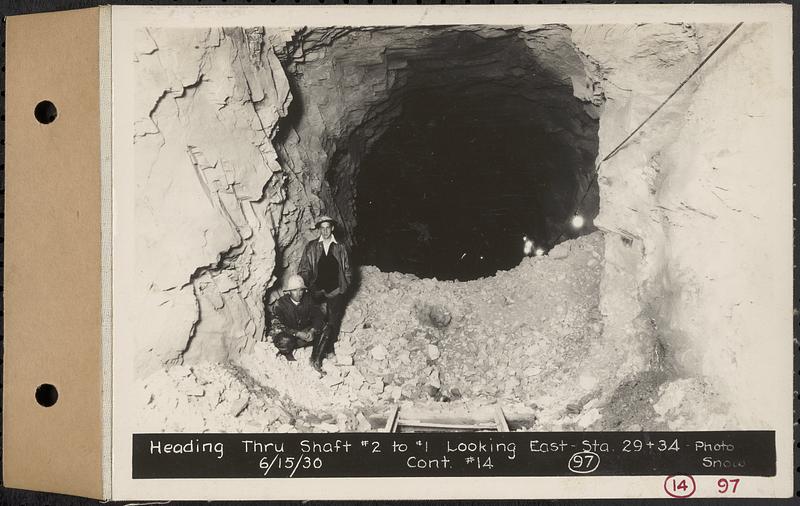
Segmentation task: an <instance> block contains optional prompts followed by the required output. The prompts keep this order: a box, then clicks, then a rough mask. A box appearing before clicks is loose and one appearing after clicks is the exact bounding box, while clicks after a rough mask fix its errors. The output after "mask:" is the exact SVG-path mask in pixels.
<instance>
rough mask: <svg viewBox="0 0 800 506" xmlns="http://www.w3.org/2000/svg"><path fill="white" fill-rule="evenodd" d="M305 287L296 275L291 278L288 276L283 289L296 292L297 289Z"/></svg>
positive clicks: (300, 277) (301, 278) (304, 283)
mask: <svg viewBox="0 0 800 506" xmlns="http://www.w3.org/2000/svg"><path fill="white" fill-rule="evenodd" d="M305 287H306V282H305V281H303V277H302V276H300V275H298V274H294V275H292V276H289V279H288V280H286V287H285V288H284V290H297V289H298V288H305Z"/></svg>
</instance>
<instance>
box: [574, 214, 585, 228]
mask: <svg viewBox="0 0 800 506" xmlns="http://www.w3.org/2000/svg"><path fill="white" fill-rule="evenodd" d="M572 226H573V227H574V228H581V227H582V226H583V216H581V215H580V214H576V215H575V216H573V217H572Z"/></svg>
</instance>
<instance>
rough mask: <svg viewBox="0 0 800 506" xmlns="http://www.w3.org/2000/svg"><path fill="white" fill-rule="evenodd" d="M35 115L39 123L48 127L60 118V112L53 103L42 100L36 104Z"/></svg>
mask: <svg viewBox="0 0 800 506" xmlns="http://www.w3.org/2000/svg"><path fill="white" fill-rule="evenodd" d="M33 115H34V117H35V118H36V120H37V121H38V122H39V123H42V124H43V125H47V124H48V123H52V122H53V121H55V120H56V117H57V116H58V110H57V109H56V106H55V104H53V102H51V101H49V100H42V101H41V102H39V103H38V104H36V108H35V109H34V110H33Z"/></svg>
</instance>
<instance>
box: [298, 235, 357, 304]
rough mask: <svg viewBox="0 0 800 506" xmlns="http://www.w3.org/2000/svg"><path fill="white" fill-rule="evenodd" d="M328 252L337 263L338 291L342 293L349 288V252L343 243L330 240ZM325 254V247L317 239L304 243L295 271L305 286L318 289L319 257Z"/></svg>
mask: <svg viewBox="0 0 800 506" xmlns="http://www.w3.org/2000/svg"><path fill="white" fill-rule="evenodd" d="M330 252H331V254H332V255H333V257H334V258H335V259H336V261H337V262H338V263H339V292H340V293H341V294H342V295H344V294H345V293H346V292H347V290H348V289H349V288H350V283H351V280H352V278H353V273H352V271H351V268H350V254H349V253H348V251H347V247H346V246H345V245H344V244H340V243H338V242H332V243H331V245H330ZM324 254H325V247H324V246H323V245H322V242H321V241H320V240H319V239H314V240H313V241H309V242H308V244H306V247H305V249H304V250H303V258H301V259H300V267H299V268H298V269H297V273H298V274H299V275H300V276H302V277H303V280H304V281H305V282H306V286H308V287H310V288H311V290H313V291H316V290H319V287H318V286H317V276H318V275H319V270H318V266H319V259H320V258H321V257H322V256H323V255H324Z"/></svg>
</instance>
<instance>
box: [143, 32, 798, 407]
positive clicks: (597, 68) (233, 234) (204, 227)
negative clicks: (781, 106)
mask: <svg viewBox="0 0 800 506" xmlns="http://www.w3.org/2000/svg"><path fill="white" fill-rule="evenodd" d="M729 29H730V27H728V26H718V25H714V26H689V25H681V24H674V25H673V24H658V25H647V24H644V25H636V26H617V25H614V26H596V25H595V26H589V27H584V26H574V27H564V26H542V27H526V28H507V29H504V28H496V27H449V28H447V29H446V30H443V29H434V28H426V27H422V28H415V29H413V30H404V29H401V28H364V29H350V28H341V29H334V28H329V29H313V30H299V31H291V30H283V31H274V32H267V31H265V30H262V29H224V30H222V29H211V30H163V31H149V32H147V31H143V32H141V33H140V34H139V37H138V46H137V51H136V55H135V58H136V79H137V83H138V87H137V90H138V93H137V96H136V97H135V100H136V111H137V115H138V116H137V117H138V120H137V122H136V132H137V134H136V137H135V139H134V143H135V149H136V152H135V155H136V167H137V174H136V181H137V187H136V199H137V208H136V209H137V217H136V219H137V243H136V246H137V251H136V254H137V267H138V276H139V277H138V281H139V284H138V287H137V291H136V294H137V296H138V297H140V298H139V300H138V301H136V304H137V305H138V308H139V309H140V314H142V315H143V318H142V321H141V322H140V327H141V334H140V343H139V349H140V350H141V352H140V354H139V356H137V371H139V372H140V373H146V372H147V371H148V370H151V369H152V368H157V367H159V366H160V365H162V364H164V363H169V362H176V361H177V362H180V361H184V360H185V361H200V360H204V361H223V360H229V359H233V360H236V359H237V357H239V356H240V355H241V354H242V352H243V351H248V350H250V348H251V347H252V345H253V343H254V342H256V341H257V340H259V339H260V337H261V333H262V331H263V324H264V321H263V312H262V311H263V308H262V304H261V300H262V296H263V295H264V293H265V292H266V291H267V290H269V289H270V288H271V287H272V285H273V284H274V283H275V281H276V279H278V278H279V277H283V276H286V275H288V274H290V273H292V272H293V270H294V268H295V266H296V265H297V261H298V258H299V253H300V250H301V248H302V247H303V244H304V242H305V241H306V240H307V239H310V238H311V237H313V233H312V232H311V231H310V228H309V227H310V225H311V223H312V222H313V218H315V217H316V216H318V215H319V214H321V213H323V212H325V213H327V214H331V215H333V216H334V217H336V218H337V219H338V220H339V221H340V222H341V224H342V229H341V230H340V231H341V232H342V234H343V236H344V237H346V238H347V239H348V240H351V239H353V238H354V237H355V227H357V226H358V225H359V220H360V219H361V216H359V213H358V209H357V206H356V199H357V198H358V195H357V193H356V189H357V184H356V181H357V178H358V177H359V170H360V169H361V168H363V166H364V165H365V161H366V160H367V158H368V155H369V154H370V153H371V152H372V151H373V149H377V148H376V146H379V144H380V143H381V142H382V140H381V138H382V136H383V135H384V134H385V133H386V132H387V131H388V129H389V128H391V127H392V125H395V124H397V123H398V122H401V123H402V122H403V121H405V120H404V119H403V118H404V116H403V114H404V107H406V110H405V111H406V112H407V108H408V104H411V105H413V104H414V100H415V99H416V98H418V97H420V96H421V95H420V94H421V93H423V91H430V90H434V91H435V92H436V93H440V94H441V96H445V95H453V94H456V95H458V96H459V97H460V99H461V100H463V102H461V103H463V104H466V106H465V107H463V108H461V109H465V108H466V109H470V110H473V111H476V114H478V115H479V116H480V117H487V118H495V120H496V121H497V122H502V121H507V120H510V119H513V120H514V121H521V120H522V118H521V117H520V116H518V115H517V112H518V111H517V109H518V108H519V107H517V106H518V104H520V103H521V102H520V101H521V100H524V101H525V103H526V104H527V106H526V107H529V108H530V110H531V111H536V112H537V113H536V114H530V115H527V116H526V117H525V118H524V119H525V121H526V122H527V123H524V124H525V125H527V126H528V127H530V128H532V129H539V130H541V131H544V132H547V133H548V134H549V135H552V136H553V137H552V138H553V139H554V142H555V143H556V144H559V143H560V144H561V145H571V146H573V147H574V152H575V153H576V154H575V155H574V156H575V157H576V158H575V159H576V160H578V161H583V162H585V160H586V158H587V156H588V155H589V154H591V153H597V154H599V157H600V158H602V157H603V156H605V155H607V154H609V153H610V152H611V151H612V150H613V149H614V148H615V147H616V146H617V144H618V143H619V142H620V141H621V140H622V139H623V138H624V137H625V136H626V135H627V134H628V133H629V132H631V131H632V130H633V128H635V127H636V126H637V125H638V124H639V123H640V122H641V121H642V120H643V119H644V118H645V117H647V116H648V115H649V114H650V113H651V112H652V111H653V110H654V109H655V108H656V107H657V106H658V105H659V103H660V102H661V100H662V99H663V98H664V97H666V96H667V95H669V94H670V93H671V92H672V91H673V90H674V88H675V87H676V86H677V85H678V83H680V82H681V81H682V80H683V79H684V78H685V77H686V76H687V75H688V74H689V73H690V72H691V71H692V70H693V69H694V68H695V67H696V66H697V65H698V64H699V63H700V61H701V60H702V58H703V57H705V56H706V55H707V54H708V53H709V51H710V49H711V47H713V46H714V45H715V44H716V42H717V41H718V40H720V39H721V38H722V37H723V36H724V34H725V33H727V31H728V30H729ZM743 41H746V43H745V42H743ZM772 43H773V42H772V39H771V35H770V34H769V33H768V32H767V31H766V28H765V27H763V26H760V25H750V26H747V25H746V26H745V27H743V28H742V30H741V31H740V33H739V34H738V35H737V36H736V37H735V38H734V39H731V41H730V43H729V45H728V46H726V48H723V50H721V51H720V52H719V53H718V54H717V55H716V56H715V57H714V59H713V60H712V61H710V62H709V64H708V65H707V67H706V68H704V69H703V71H702V72H701V73H700V74H698V75H697V76H696V77H695V78H693V79H692V80H691V81H690V82H689V83H688V84H687V85H686V87H685V88H684V89H683V90H682V91H681V92H680V93H679V94H677V95H676V96H675V97H674V98H673V99H672V101H671V102H670V103H669V104H668V105H667V106H666V107H665V108H664V109H662V110H661V111H660V112H659V113H658V115H656V116H655V117H654V118H653V119H652V120H651V121H650V122H649V123H648V125H647V126H646V127H645V128H644V129H643V130H642V131H641V132H640V133H639V134H637V136H635V137H634V138H633V139H631V141H630V142H628V143H627V144H626V146H625V147H624V148H623V149H621V150H620V151H619V153H617V154H616V155H615V156H614V157H612V158H610V159H609V160H608V161H606V162H603V163H602V164H601V165H600V166H599V177H598V178H597V185H598V188H599V213H600V214H599V215H598V216H597V218H596V220H595V221H594V224H595V225H596V226H597V227H598V228H600V229H602V230H604V231H606V234H605V235H604V241H605V248H604V253H603V256H604V260H603V264H602V277H601V278H600V281H599V286H600V288H599V290H600V293H599V307H600V310H601V312H602V320H603V331H602V336H601V337H599V338H598V340H597V341H596V342H595V343H594V344H593V346H596V347H598V349H605V350H611V351H608V354H609V356H611V355H614V356H616V357H618V360H617V361H616V365H617V368H616V370H614V371H613V375H614V376H615V377H616V379H619V378H623V377H625V376H630V377H633V376H635V375H639V374H642V373H643V371H645V372H646V371H656V372H657V375H658V374H674V373H683V374H698V375H706V376H708V377H710V378H712V380H713V379H715V378H716V379H720V382H719V383H720V384H721V385H722V384H726V385H730V386H732V388H731V391H732V393H731V395H732V396H733V398H735V399H736V403H737V405H738V406H740V407H742V411H746V410H747V406H752V405H753V404H752V402H751V401H752V397H753V396H754V395H755V394H753V393H752V392H751V391H750V390H749V389H748V388H747V385H748V383H754V382H753V381H752V380H753V377H752V376H749V375H750V374H754V373H753V371H756V372H757V371H759V370H760V368H758V367H755V363H754V362H753V360H754V359H755V358H756V357H759V349H758V347H759V339H757V338H753V337H752V336H758V335H759V332H758V328H757V326H758V325H759V320H760V319H761V318H763V317H764V316H765V315H774V314H776V313H775V310H774V309H772V308H771V307H770V304H771V302H773V297H772V295H771V293H772V286H774V285H775V283H777V277H778V275H779V273H780V272H782V271H780V269H779V268H778V267H774V266H772V265H771V264H770V262H769V260H768V258H767V257H766V256H765V254H764V252H763V251H760V250H759V248H760V247H761V245H759V243H758V241H754V240H753V238H754V237H756V238H762V239H763V241H762V244H776V245H780V247H784V246H785V247H786V248H788V247H789V246H788V245H787V244H785V242H786V241H787V240H788V238H789V237H790V235H789V234H788V231H779V232H781V233H782V232H786V233H785V237H784V236H783V235H780V234H778V233H776V232H775V231H774V230H772V229H768V230H765V229H764V228H763V224H765V223H768V224H772V223H776V222H781V219H782V218H781V217H782V216H785V215H787V213H788V210H786V209H782V208H780V207H778V206H774V205H772V202H770V201H769V198H770V197H769V196H770V195H772V194H775V193H778V192H780V191H787V192H788V191H791V188H789V187H787V188H783V187H782V186H781V185H783V184H784V183H785V180H784V179H782V178H775V180H774V181H773V180H766V179H765V178H764V176H763V174H764V171H763V170H758V171H755V170H748V169H749V168H750V167H753V166H757V165H758V164H759V163H760V156H761V154H762V152H763V151H764V150H768V149H773V148H774V146H773V145H772V144H769V142H773V140H771V139H770V140H768V141H767V142H768V143H767V144H765V145H758V144H757V143H763V142H764V139H765V137H764V136H763V132H762V129H763V128H764V125H773V124H774V123H775V121H776V120H775V118H783V117H784V116H785V113H784V112H782V111H779V110H778V109H777V108H776V105H775V104H777V103H778V101H771V100H768V99H765V98H764V97H769V96H770V95H771V94H774V95H776V96H780V94H782V93H786V90H784V89H781V88H778V87H777V85H775V84H774V83H777V82H783V81H781V79H779V78H777V77H776V75H777V73H778V72H780V69H779V68H778V67H777V66H776V65H775V64H774V62H773V61H772V60H771V59H769V58H763V57H762V56H761V54H762V53H768V52H769V50H770V49H771V48H772V47H773V46H772ZM454 45H455V47H459V46H460V47H462V48H463V50H464V52H465V53H464V54H466V55H469V57H466V56H465V57H457V56H456V57H454V56H452V55H453V54H459V53H458V52H456V53H452V52H448V51H446V50H445V49H446V48H451V49H452V47H453V46H454ZM576 48H577V49H576ZM500 54H503V55H504V56H503V57H502V58H499V56H498V55H500ZM443 55H444V56H443ZM442 58H445V59H446V63H445V64H443V63H442ZM442 65H444V67H443V66H442ZM565 92H568V93H565ZM569 93H571V95H572V96H571V97H567V96H566V95H568V94H569ZM567 98H570V100H567ZM553 103H555V104H558V110H556V111H551V110H550V108H552V104H553ZM598 125H599V130H598ZM595 135H597V137H595ZM774 142H776V143H777V142H778V140H774ZM587 168H588V169H589V170H588V171H587V170H586V169H587ZM593 169H594V167H591V166H587V165H585V163H584V164H581V163H577V164H576V168H575V169H574V172H572V174H574V177H572V179H574V181H575V186H571V187H569V188H568V187H564V188H560V187H559V188H557V190H556V191H557V193H558V198H555V199H553V201H554V202H555V201H566V202H573V203H575V200H574V199H573V198H572V197H570V195H571V194H577V195H580V194H582V193H583V192H584V190H585V189H586V188H587V187H588V186H590V185H591V183H592V179H591V178H590V177H587V176H591V174H592V172H591V171H592V170H593ZM553 181H561V180H553ZM556 186H557V185H556ZM754 192H755V193H754ZM588 195H589V197H588V198H587V199H586V200H585V201H584V202H583V206H584V207H583V209H581V211H583V212H584V213H585V214H587V215H588V217H589V218H591V217H592V213H593V210H595V211H596V210H597V209H598V205H597V200H596V197H594V196H593V195H595V194H594V193H592V192H589V194H588ZM593 199H595V200H593ZM785 201H786V202H789V201H790V199H788V198H787V199H786V200H785ZM549 209H551V210H552V211H553V212H554V213H555V214H556V215H557V214H558V213H559V212H561V213H562V214H563V211H564V210H563V209H561V210H559V209H558V206H556V205H555V204H553V205H551V206H549ZM552 226H554V225H552V224H551V227H552ZM721 244H726V245H728V246H730V247H727V248H724V249H720V245H721ZM712 258H713V261H711V259H712ZM747 290H749V291H750V292H749V293H750V294H751V296H750V297H749V298H748V300H746V301H743V300H740V299H738V298H737V297H741V294H743V293H746V292H747ZM768 338H769V339H775V338H776V336H768ZM769 349H770V350H773V349H775V348H774V347H770V348H769ZM761 359H762V360H763V357H762V358H761ZM603 368H606V369H607V364H599V363H598V364H593V363H592V362H591V361H588V362H587V363H585V368H584V370H583V371H582V373H581V374H582V375H584V376H588V377H592V378H600V377H603V375H604V374H605V375H606V376H608V371H607V370H605V371H604V370H602V369H603ZM742 371H745V373H744V374H743V373H742ZM657 375H656V376H657ZM609 384H611V383H609ZM759 384H760V385H763V383H759ZM673 390H674V389H673ZM673 390H670V391H673ZM702 391H703V389H702V388H698V389H697V392H702ZM620 395H622V394H620ZM632 395H633V394H632ZM698 395H700V394H698ZM618 397H619V396H618ZM673 404H674V403H673ZM670 406H672V405H670ZM672 407H673V408H674V406H672ZM661 408H663V410H664V412H665V413H666V412H668V411H669V410H670V409H672V408H670V407H669V406H666V405H662V406H661ZM743 416H744V415H743Z"/></svg>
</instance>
